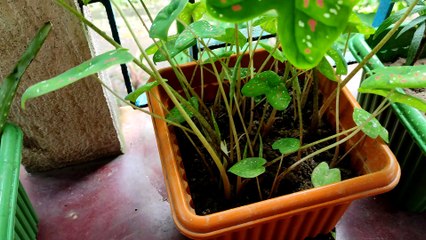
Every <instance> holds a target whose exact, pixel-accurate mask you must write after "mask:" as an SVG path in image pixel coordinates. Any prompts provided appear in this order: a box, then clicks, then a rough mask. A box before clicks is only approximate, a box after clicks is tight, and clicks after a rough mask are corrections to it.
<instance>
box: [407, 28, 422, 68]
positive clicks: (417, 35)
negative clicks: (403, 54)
mask: <svg viewBox="0 0 426 240" xmlns="http://www.w3.org/2000/svg"><path fill="white" fill-rule="evenodd" d="M425 29H426V23H422V24H420V26H419V27H418V28H417V29H416V31H415V32H414V35H413V38H412V39H411V43H410V47H409V48H408V54H407V60H406V62H405V65H411V64H412V63H413V61H414V58H415V57H416V54H417V51H418V49H419V47H420V43H421V42H422V40H423V38H424V37H425Z"/></svg>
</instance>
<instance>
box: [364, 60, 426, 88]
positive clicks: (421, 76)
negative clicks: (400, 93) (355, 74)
mask: <svg viewBox="0 0 426 240" xmlns="http://www.w3.org/2000/svg"><path fill="white" fill-rule="evenodd" d="M398 87H400V88H425V87H426V66H425V65H419V66H392V67H384V68H379V69H377V70H375V71H374V74H373V75H371V76H370V77H368V78H367V79H365V80H364V81H363V82H362V84H361V87H360V89H359V90H360V91H364V90H366V89H394V88H398Z"/></svg>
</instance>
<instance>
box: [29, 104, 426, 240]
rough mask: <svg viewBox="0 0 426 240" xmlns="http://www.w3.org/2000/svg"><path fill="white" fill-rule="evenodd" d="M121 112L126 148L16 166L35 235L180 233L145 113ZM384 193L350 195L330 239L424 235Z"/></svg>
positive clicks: (410, 239)
mask: <svg viewBox="0 0 426 240" xmlns="http://www.w3.org/2000/svg"><path fill="white" fill-rule="evenodd" d="M121 117H122V118H121V119H122V128H123V134H124V137H125V139H126V151H125V152H126V153H125V154H123V155H121V156H118V157H117V158H115V159H110V160H105V161H104V162H102V163H96V164H91V165H86V166H79V167H74V168H68V169H62V170H58V171H54V172H50V173H43V174H28V173H26V172H25V170H21V181H22V182H23V184H24V186H25V187H26V190H27V192H28V195H29V197H30V199H31V200H32V202H33V205H34V207H35V210H36V212H37V213H38V215H39V217H40V230H39V236H38V239H39V240H56V239H60V240H68V239H70V240H73V239H75V240H86V239H88V240H91V239H94V240H97V239H126V240H130V239H132V240H133V239H147V240H151V239H153V240H156V239H158V240H169V239H170V240H174V239H185V238H184V237H183V236H182V235H180V234H179V233H178V232H177V230H176V228H175V226H174V224H173V220H172V217H171V215H170V209H169V204H168V202H167V194H166V190H165V187H164V182H163V176H162V174H161V166H160V160H159V156H158V153H157V146H156V142H155V137H154V132H153V128H152V124H151V118H150V117H149V116H147V115H146V114H143V113H140V112H137V111H134V110H132V109H130V108H127V107H125V108H122V109H121ZM386 197H387V196H384V197H383V196H379V197H376V198H369V199H364V200H358V201H355V202H354V203H353V204H352V205H351V207H350V208H349V209H348V211H347V212H346V214H345V215H344V217H343V218H342V219H341V221H340V222H339V223H338V225H337V228H336V229H337V231H336V232H337V239H338V240H362V239H377V240H378V239H384V240H388V239H389V240H393V239H395V240H400V239H407V240H417V239H419V240H420V239H425V238H424V236H426V214H410V213H406V212H403V211H399V210H395V207H394V206H392V205H391V204H389V203H388V198H386Z"/></svg>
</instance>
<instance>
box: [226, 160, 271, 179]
mask: <svg viewBox="0 0 426 240" xmlns="http://www.w3.org/2000/svg"><path fill="white" fill-rule="evenodd" d="M265 163H266V160H265V159H264V158H260V157H251V158H245V159H243V160H241V161H239V162H237V163H236V164H234V165H233V166H232V167H231V168H229V169H228V171H229V172H231V173H233V174H235V175H237V176H239V177H243V178H255V177H258V176H259V175H261V174H262V173H264V172H265V171H266V169H265V167H264V165H265Z"/></svg>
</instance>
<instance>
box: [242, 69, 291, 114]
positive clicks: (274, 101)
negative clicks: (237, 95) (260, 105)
mask: <svg viewBox="0 0 426 240" xmlns="http://www.w3.org/2000/svg"><path fill="white" fill-rule="evenodd" d="M241 93H242V94H243V95H244V96H246V97H258V96H261V95H266V99H267V100H268V102H269V104H271V106H272V107H274V108H275V109H277V110H284V109H286V108H287V107H288V105H289V104H290V101H291V97H290V94H289V93H288V90H287V88H286V87H285V85H284V83H283V81H282V80H281V78H280V76H278V74H277V73H275V72H273V71H265V72H261V73H259V74H257V75H256V76H255V77H254V78H252V79H250V81H248V82H247V83H246V84H245V85H244V86H243V88H242V89H241Z"/></svg>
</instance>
